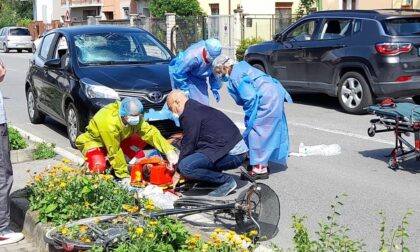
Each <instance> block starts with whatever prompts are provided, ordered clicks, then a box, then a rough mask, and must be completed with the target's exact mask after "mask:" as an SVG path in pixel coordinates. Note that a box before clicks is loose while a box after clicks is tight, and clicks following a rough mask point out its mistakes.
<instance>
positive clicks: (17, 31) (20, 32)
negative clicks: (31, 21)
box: [10, 28, 31, 36]
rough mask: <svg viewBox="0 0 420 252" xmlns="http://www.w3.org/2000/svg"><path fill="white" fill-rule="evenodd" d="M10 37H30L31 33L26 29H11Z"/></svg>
mask: <svg viewBox="0 0 420 252" xmlns="http://www.w3.org/2000/svg"><path fill="white" fill-rule="evenodd" d="M10 35H12V36H31V33H30V32H29V30H28V29H26V28H13V29H10Z"/></svg>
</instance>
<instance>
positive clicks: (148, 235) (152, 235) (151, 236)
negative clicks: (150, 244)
mask: <svg viewBox="0 0 420 252" xmlns="http://www.w3.org/2000/svg"><path fill="white" fill-rule="evenodd" d="M147 237H149V238H153V237H155V234H154V233H148V234H147Z"/></svg>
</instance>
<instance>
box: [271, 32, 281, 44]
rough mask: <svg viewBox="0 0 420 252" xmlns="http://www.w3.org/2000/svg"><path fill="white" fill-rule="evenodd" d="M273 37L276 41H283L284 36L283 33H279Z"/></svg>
mask: <svg viewBox="0 0 420 252" xmlns="http://www.w3.org/2000/svg"><path fill="white" fill-rule="evenodd" d="M273 39H274V41H276V42H282V39H283V36H282V35H281V33H277V34H276V35H274V36H273Z"/></svg>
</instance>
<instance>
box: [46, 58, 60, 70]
mask: <svg viewBox="0 0 420 252" xmlns="http://www.w3.org/2000/svg"><path fill="white" fill-rule="evenodd" d="M44 66H45V67H46V68H60V67H61V60H60V59H50V60H47V61H45V63H44Z"/></svg>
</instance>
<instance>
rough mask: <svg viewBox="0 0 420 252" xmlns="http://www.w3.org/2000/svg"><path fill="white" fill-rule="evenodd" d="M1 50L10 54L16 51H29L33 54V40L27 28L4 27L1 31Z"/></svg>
mask: <svg viewBox="0 0 420 252" xmlns="http://www.w3.org/2000/svg"><path fill="white" fill-rule="evenodd" d="M0 49H2V50H3V52H5V53H8V52H9V51H10V50H13V49H16V50H17V51H18V52H22V50H27V51H28V52H32V50H33V40H32V36H31V33H30V32H29V30H28V28H26V27H4V28H2V29H1V30H0Z"/></svg>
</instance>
